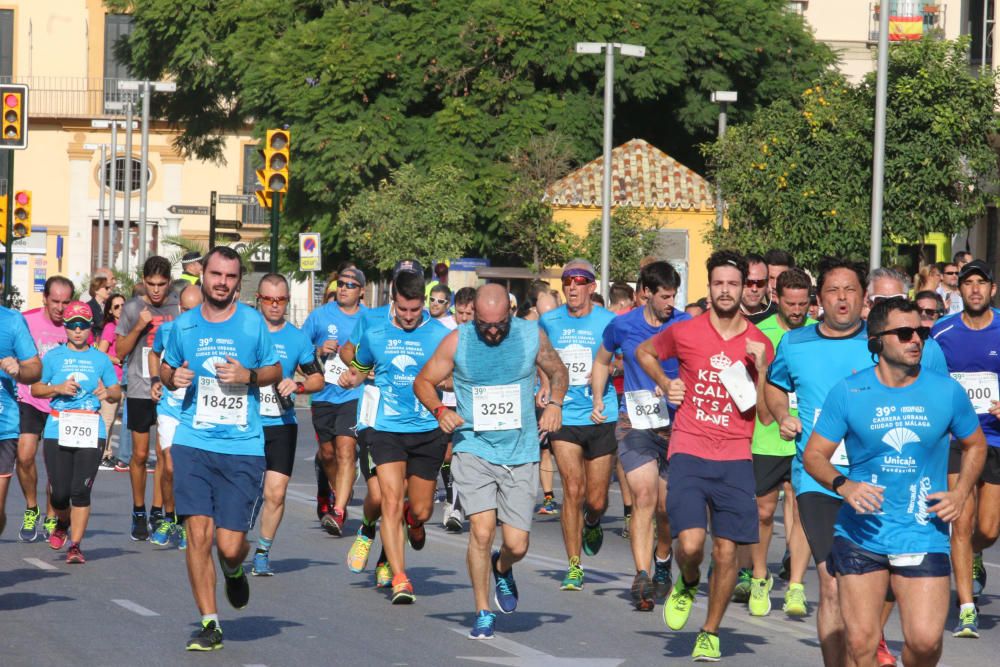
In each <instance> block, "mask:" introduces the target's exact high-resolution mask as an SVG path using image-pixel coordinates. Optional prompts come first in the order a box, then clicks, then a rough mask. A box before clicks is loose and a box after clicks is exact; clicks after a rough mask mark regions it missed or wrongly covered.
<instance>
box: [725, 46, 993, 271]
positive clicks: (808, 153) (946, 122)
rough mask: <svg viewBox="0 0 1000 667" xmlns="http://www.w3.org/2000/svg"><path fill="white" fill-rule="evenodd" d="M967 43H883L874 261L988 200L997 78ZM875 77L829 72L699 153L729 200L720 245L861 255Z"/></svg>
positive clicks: (960, 225) (951, 227) (969, 219)
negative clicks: (978, 67) (879, 225)
mask: <svg viewBox="0 0 1000 667" xmlns="http://www.w3.org/2000/svg"><path fill="white" fill-rule="evenodd" d="M967 54H968V41H967V40H965V39H963V40H959V41H955V42H949V41H939V40H935V39H924V40H920V41H917V42H911V43H904V44H899V45H895V46H893V47H892V50H891V55H890V60H889V63H890V64H889V86H888V93H889V94H888V110H887V114H886V117H887V125H886V160H885V203H884V215H883V232H884V233H883V248H884V249H885V250H884V257H883V259H884V260H885V261H888V262H892V261H894V256H893V255H894V253H893V247H894V244H895V243H899V242H906V243H916V242H918V241H919V240H920V239H921V237H923V236H924V235H926V234H928V233H930V232H942V233H945V234H953V233H956V232H959V231H961V230H963V229H965V228H967V227H969V226H971V225H972V224H974V223H975V222H976V221H977V220H978V219H980V218H981V217H982V215H983V214H984V213H985V211H986V207H987V205H988V204H990V203H992V202H994V201H995V200H996V196H995V195H994V194H991V193H992V192H995V184H996V182H997V158H996V154H995V152H994V150H993V149H992V148H991V146H990V138H991V136H995V133H996V132H997V130H998V129H1000V127H998V120H997V116H996V115H995V113H994V108H995V104H996V81H995V79H994V77H993V76H991V75H989V74H985V75H980V74H979V73H973V72H972V71H971V70H970V68H969V63H968V58H967ZM874 109H875V75H874V74H871V75H869V76H868V77H866V78H865V79H864V81H863V82H862V83H861V84H859V85H851V84H849V83H848V82H846V81H845V80H844V79H843V78H841V77H838V76H832V75H828V76H826V77H824V78H822V79H821V80H819V81H818V82H817V83H815V84H814V85H812V86H810V87H809V88H806V89H805V90H804V91H803V92H802V93H801V95H799V96H798V97H797V99H794V101H791V102H788V101H782V102H777V103H775V104H773V105H771V106H770V107H768V108H767V109H764V110H762V111H761V112H760V113H758V115H757V116H756V117H755V118H754V120H753V121H751V122H750V123H747V124H744V125H741V126H736V127H733V128H731V130H730V132H729V133H727V135H726V138H725V139H724V140H723V141H721V142H716V143H715V144H713V145H711V146H709V147H708V148H707V152H708V155H709V158H710V160H711V161H712V162H713V163H714V164H715V165H716V171H717V177H718V181H719V183H720V184H721V186H722V189H723V192H724V193H725V195H726V200H727V203H728V207H729V208H728V217H729V227H728V229H726V230H724V231H722V232H719V231H714V232H713V233H712V234H711V235H710V239H711V241H712V242H713V243H714V244H716V246H717V247H724V246H732V247H736V248H740V249H742V250H744V251H756V252H761V251H763V250H766V249H767V248H770V247H780V248H785V249H787V250H789V251H791V252H792V253H793V254H794V255H795V257H796V259H797V260H798V261H800V262H801V263H803V264H805V265H807V266H815V264H816V262H817V260H818V259H819V258H820V257H822V256H823V255H827V254H837V255H850V256H854V257H857V258H867V257H868V253H869V246H870V243H869V240H870V229H871V227H870V217H871V190H872V146H873V145H874Z"/></svg>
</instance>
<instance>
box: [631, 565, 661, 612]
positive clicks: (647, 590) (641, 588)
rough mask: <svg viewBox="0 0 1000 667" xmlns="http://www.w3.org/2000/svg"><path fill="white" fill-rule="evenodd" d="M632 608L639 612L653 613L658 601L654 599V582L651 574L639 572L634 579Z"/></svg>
mask: <svg viewBox="0 0 1000 667" xmlns="http://www.w3.org/2000/svg"><path fill="white" fill-rule="evenodd" d="M632 606H634V607H635V608H636V609H637V610H638V611H653V607H655V606H656V600H655V599H654V597H653V582H652V580H650V578H649V573H648V572H646V571H645V570H639V571H638V572H636V574H635V578H634V579H632Z"/></svg>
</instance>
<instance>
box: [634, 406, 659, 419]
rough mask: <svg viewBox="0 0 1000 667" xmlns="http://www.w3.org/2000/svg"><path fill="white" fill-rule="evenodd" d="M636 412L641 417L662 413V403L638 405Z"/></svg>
mask: <svg viewBox="0 0 1000 667" xmlns="http://www.w3.org/2000/svg"><path fill="white" fill-rule="evenodd" d="M635 414H636V415H638V416H640V417H649V416H652V415H658V414H660V404H659V403H653V404H652V405H641V404H640V405H637V406H635Z"/></svg>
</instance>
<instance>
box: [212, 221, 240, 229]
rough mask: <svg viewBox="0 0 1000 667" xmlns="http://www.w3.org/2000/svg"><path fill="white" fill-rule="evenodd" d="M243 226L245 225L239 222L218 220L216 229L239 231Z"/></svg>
mask: <svg viewBox="0 0 1000 667" xmlns="http://www.w3.org/2000/svg"><path fill="white" fill-rule="evenodd" d="M242 226H243V223H242V222H240V221H239V220H216V221H215V228H216V229H239V228H240V227H242Z"/></svg>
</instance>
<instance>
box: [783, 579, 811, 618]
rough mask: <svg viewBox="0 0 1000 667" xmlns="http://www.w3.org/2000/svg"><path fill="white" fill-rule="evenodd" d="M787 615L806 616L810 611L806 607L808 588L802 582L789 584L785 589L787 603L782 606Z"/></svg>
mask: <svg viewBox="0 0 1000 667" xmlns="http://www.w3.org/2000/svg"><path fill="white" fill-rule="evenodd" d="M781 608H782V609H783V610H784V612H785V616H805V615H806V614H807V613H809V610H808V609H807V608H806V589H805V587H804V586H803V585H802V584H788V590H787V591H785V604H784V605H782V607H781Z"/></svg>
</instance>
